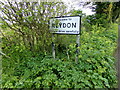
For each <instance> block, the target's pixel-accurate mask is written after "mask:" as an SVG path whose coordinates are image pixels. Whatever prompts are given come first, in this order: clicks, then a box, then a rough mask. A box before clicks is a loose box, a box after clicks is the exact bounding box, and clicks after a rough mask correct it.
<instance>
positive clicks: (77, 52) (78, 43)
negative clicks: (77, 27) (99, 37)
mask: <svg viewBox="0 0 120 90" xmlns="http://www.w3.org/2000/svg"><path fill="white" fill-rule="evenodd" d="M79 47H80V35H77V38H76V58H75V62H76V64H77V63H78V56H79Z"/></svg>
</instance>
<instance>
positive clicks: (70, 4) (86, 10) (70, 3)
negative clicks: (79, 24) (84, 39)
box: [62, 0, 95, 15]
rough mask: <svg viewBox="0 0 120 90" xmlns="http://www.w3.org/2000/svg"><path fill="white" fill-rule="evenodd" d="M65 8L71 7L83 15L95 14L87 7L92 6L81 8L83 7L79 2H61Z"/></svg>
mask: <svg viewBox="0 0 120 90" xmlns="http://www.w3.org/2000/svg"><path fill="white" fill-rule="evenodd" d="M62 1H63V2H64V3H65V4H66V5H67V6H68V8H71V6H72V7H73V8H74V9H75V10H78V9H79V10H82V12H83V13H85V14H86V15H92V14H94V13H95V12H92V9H90V8H89V6H91V5H92V4H90V5H89V6H87V7H83V5H80V2H79V0H62Z"/></svg>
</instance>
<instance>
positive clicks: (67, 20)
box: [50, 16, 80, 34]
mask: <svg viewBox="0 0 120 90" xmlns="http://www.w3.org/2000/svg"><path fill="white" fill-rule="evenodd" d="M50 32H51V33H56V34H80V17H79V16H69V17H68V16H66V17H55V18H51V19H50Z"/></svg>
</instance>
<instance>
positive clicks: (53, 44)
mask: <svg viewBox="0 0 120 90" xmlns="http://www.w3.org/2000/svg"><path fill="white" fill-rule="evenodd" d="M52 56H53V58H54V59H55V43H54V34H52Z"/></svg>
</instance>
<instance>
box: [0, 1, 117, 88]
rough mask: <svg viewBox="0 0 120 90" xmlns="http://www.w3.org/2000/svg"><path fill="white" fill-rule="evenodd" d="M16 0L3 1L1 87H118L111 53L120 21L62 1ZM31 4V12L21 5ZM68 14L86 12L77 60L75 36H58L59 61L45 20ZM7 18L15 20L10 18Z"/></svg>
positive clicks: (56, 41) (56, 40)
mask: <svg viewBox="0 0 120 90" xmlns="http://www.w3.org/2000/svg"><path fill="white" fill-rule="evenodd" d="M15 4H16V5H15V6H14V5H12V4H8V6H6V8H5V7H2V6H1V7H2V8H4V9H6V11H3V13H6V15H8V16H6V17H8V18H6V17H1V18H2V21H1V24H0V25H1V30H0V32H1V35H2V37H1V38H2V43H0V44H1V46H2V47H1V48H2V53H0V54H2V55H3V56H2V80H1V81H0V83H1V84H2V88H73V89H74V88H117V77H116V73H117V72H116V68H115V62H116V59H115V57H113V53H114V50H115V49H116V47H117V38H118V36H117V35H118V31H117V30H118V28H117V24H115V23H108V22H107V20H106V23H104V21H105V20H104V19H105V17H104V16H103V17H101V18H98V19H97V20H95V21H94V20H93V19H94V18H93V17H94V15H93V16H85V15H84V14H82V12H80V10H78V11H76V10H75V11H74V10H73V11H71V12H69V13H68V12H67V11H66V7H65V5H64V4H63V3H41V4H40V5H38V4H37V3H33V5H32V6H30V5H31V4H30V3H26V4H22V3H21V4H18V3H15ZM1 5H4V4H1ZM17 5H21V7H19V8H17ZM27 5H28V11H27V9H26V8H23V7H26V6H27ZM32 7H36V8H37V10H39V11H40V12H39V13H37V12H34V11H35V10H34V9H36V8H34V9H31V8H32ZM40 7H41V8H40ZM53 7H54V8H53ZM61 7H64V8H62V9H61ZM9 9H11V12H12V13H11V14H12V15H13V16H12V17H11V14H10V11H9ZM23 11H24V12H23ZM29 12H31V13H32V16H31V14H30V15H29V14H28V13H29ZM50 12H51V13H50ZM35 13H37V14H35ZM67 14H70V15H71V16H72V15H83V17H82V31H81V36H80V44H81V45H80V47H79V50H80V55H79V58H78V64H76V63H75V51H76V48H75V46H76V44H75V39H76V36H73V35H55V44H56V54H57V56H56V60H54V59H53V58H52V54H51V43H52V40H51V34H50V33H49V29H48V23H47V22H48V20H49V17H51V16H53V17H54V16H55V15H57V16H61V15H67ZM16 15H17V17H16ZM21 15H23V16H21ZM24 15H26V17H24ZM95 16H97V15H95ZM44 17H46V19H45V18H44ZM7 19H8V21H11V23H8V22H6V20H7ZM38 19H39V20H38ZM89 21H90V22H89ZM105 24H106V25H107V26H106V25H105Z"/></svg>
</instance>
